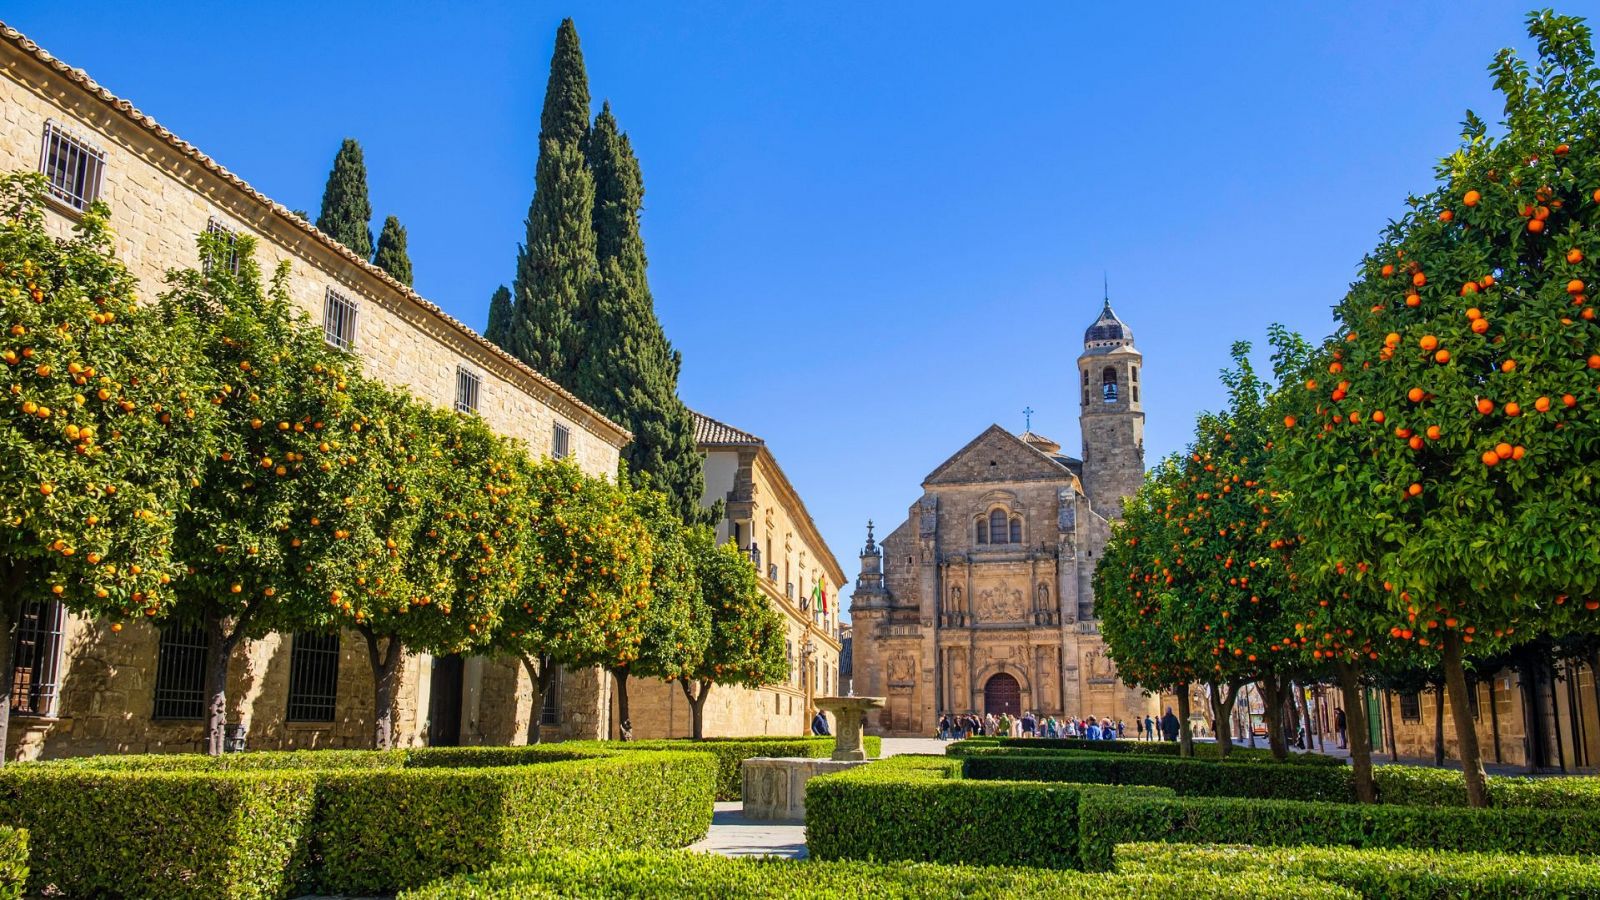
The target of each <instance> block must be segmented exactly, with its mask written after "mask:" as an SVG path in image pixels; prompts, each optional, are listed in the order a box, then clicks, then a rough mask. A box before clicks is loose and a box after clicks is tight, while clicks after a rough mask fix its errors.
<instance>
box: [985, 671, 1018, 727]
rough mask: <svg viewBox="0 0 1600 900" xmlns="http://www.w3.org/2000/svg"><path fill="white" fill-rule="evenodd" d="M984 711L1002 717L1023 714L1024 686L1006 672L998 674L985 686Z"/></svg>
mask: <svg viewBox="0 0 1600 900" xmlns="http://www.w3.org/2000/svg"><path fill="white" fill-rule="evenodd" d="M983 711H984V712H986V713H993V714H994V715H997V716H998V715H1000V714H1001V713H1008V714H1010V715H1013V716H1014V715H1017V714H1019V713H1021V712H1022V686H1021V685H1019V684H1017V679H1015V678H1013V677H1011V676H1010V675H1007V674H1006V673H1004V672H1000V673H997V674H996V675H994V676H993V677H992V678H990V679H989V681H988V683H986V684H985V685H984V686H983Z"/></svg>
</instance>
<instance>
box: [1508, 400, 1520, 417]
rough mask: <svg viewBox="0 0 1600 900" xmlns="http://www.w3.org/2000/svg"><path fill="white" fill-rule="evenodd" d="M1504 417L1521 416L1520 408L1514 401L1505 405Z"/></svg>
mask: <svg viewBox="0 0 1600 900" xmlns="http://www.w3.org/2000/svg"><path fill="white" fill-rule="evenodd" d="M1506 415H1508V416H1511V417H1513V418H1515V417H1516V416H1520V415H1522V407H1521V406H1520V405H1519V404H1517V403H1516V402H1515V401H1513V402H1511V403H1507V404H1506Z"/></svg>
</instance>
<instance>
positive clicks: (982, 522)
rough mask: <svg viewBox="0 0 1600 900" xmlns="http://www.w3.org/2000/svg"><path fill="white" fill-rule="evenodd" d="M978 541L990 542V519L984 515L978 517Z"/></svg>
mask: <svg viewBox="0 0 1600 900" xmlns="http://www.w3.org/2000/svg"><path fill="white" fill-rule="evenodd" d="M978 543H980V544H987V543H989V520H988V519H985V518H984V517H983V516H979V517H978Z"/></svg>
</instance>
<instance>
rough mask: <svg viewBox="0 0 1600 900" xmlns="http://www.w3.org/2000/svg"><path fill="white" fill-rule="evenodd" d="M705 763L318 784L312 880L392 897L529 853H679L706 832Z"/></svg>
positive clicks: (662, 756)
mask: <svg viewBox="0 0 1600 900" xmlns="http://www.w3.org/2000/svg"><path fill="white" fill-rule="evenodd" d="M714 784H715V767H714V765H713V763H712V760H711V759H709V758H708V757H707V756H706V755H705V754H701V753H684V752H666V751H639V752H628V753H618V754H614V755H608V756H607V757H605V758H600V759H577V760H568V761H562V762H546V763H540V764H538V765H527V766H510V767H496V768H489V767H485V766H481V765H473V766H468V767H445V766H429V767H421V768H410V769H406V770H403V771H400V772H382V771H380V772H370V771H360V770H334V771H331V772H328V773H325V774H323V775H321V776H320V778H319V790H320V792H321V799H320V801H319V807H320V809H319V812H318V816H317V824H316V844H315V846H316V850H317V853H318V855H319V856H320V858H321V872H320V877H319V879H318V883H319V885H320V886H321V888H322V889H323V890H325V891H330V892H333V893H350V894H371V893H388V892H392V891H395V890H397V889H400V888H407V887H415V886H418V885H422V884H426V883H427V882H429V881H431V880H433V879H435V878H439V877H441V876H445V875H451V874H455V873H458V872H466V871H473V870H476V869H483V868H487V867H489V866H492V865H495V864H497V863H501V862H505V861H508V860H511V859H516V858H518V857H520V856H522V855H525V854H527V853H530V852H533V851H535V850H541V849H547V848H553V847H579V848H595V849H606V850H629V849H639V848H655V847H682V846H687V845H688V844H691V843H693V842H695V841H696V840H699V839H700V838H701V837H704V836H705V834H706V831H707V829H709V828H710V826H711V797H712V792H713V788H714Z"/></svg>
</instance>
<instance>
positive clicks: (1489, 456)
mask: <svg viewBox="0 0 1600 900" xmlns="http://www.w3.org/2000/svg"><path fill="white" fill-rule="evenodd" d="M1481 458H1482V459H1483V464H1484V465H1486V466H1498V465H1499V464H1500V457H1498V456H1496V455H1495V453H1494V451H1493V450H1485V451H1483V456H1482V457H1481Z"/></svg>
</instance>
